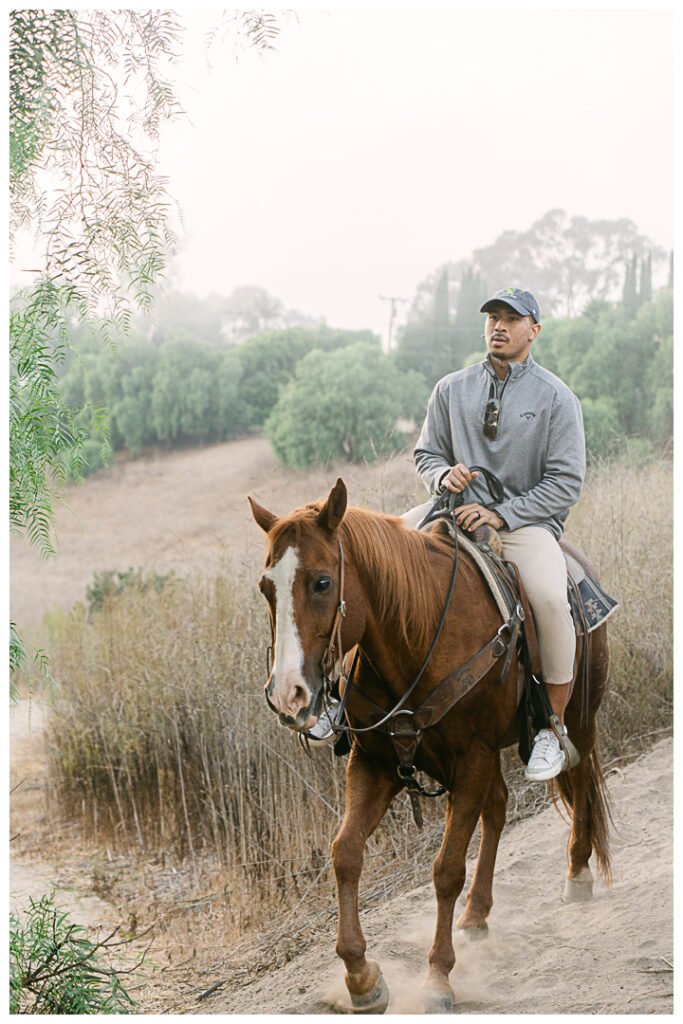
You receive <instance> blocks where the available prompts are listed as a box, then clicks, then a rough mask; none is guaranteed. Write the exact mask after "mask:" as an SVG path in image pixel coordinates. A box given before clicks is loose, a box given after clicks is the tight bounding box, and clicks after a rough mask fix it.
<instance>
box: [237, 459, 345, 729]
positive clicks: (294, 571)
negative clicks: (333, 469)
mask: <svg viewBox="0 0 683 1024" xmlns="http://www.w3.org/2000/svg"><path fill="white" fill-rule="evenodd" d="M346 498H347V495H346V485H345V484H344V481H343V480H341V479H339V480H337V482H336V484H335V485H334V487H333V488H332V490H331V491H330V494H329V496H328V497H327V500H326V501H324V502H322V503H320V502H318V503H315V504H312V505H307V506H306V507H305V508H303V509H297V510H296V511H295V512H292V513H291V515H289V516H285V517H284V518H282V519H280V518H278V517H277V516H276V515H274V514H273V513H272V512H269V511H268V509H265V508H263V506H262V505H259V504H258V503H257V502H256V501H254V500H253V499H252V498H249V503H250V505H251V511H252V515H253V516H254V519H255V520H256V522H257V523H258V525H259V526H260V527H261V529H262V530H264V531H265V533H266V534H267V535H268V546H267V549H266V559H265V571H264V573H263V575H262V576H261V579H260V581H259V588H260V590H261V592H262V594H263V595H264V597H265V598H266V600H267V602H268V608H269V611H270V619H271V624H272V628H273V649H274V657H273V664H272V670H271V673H270V676H269V679H268V682H267V684H266V695H267V697H268V699H269V702H270V704H271V706H272V707H273V708H274V710H275V711H276V713H277V714H278V715H279V718H280V721H281V722H282V724H283V725H287V726H289V727H290V728H291V729H295V730H297V731H305V730H306V729H311V728H312V727H313V726H314V725H315V723H316V721H317V719H318V716H319V715H320V712H321V708H322V701H323V683H324V674H323V659H324V658H325V657H326V654H327V651H328V647H329V644H330V640H331V634H332V632H333V628H334V623H335V619H336V616H337V610H338V607H339V603H340V600H341V597H340V570H341V558H342V557H343V556H342V554H341V546H340V543H339V540H338V538H337V530H338V527H339V524H340V523H341V521H342V519H343V517H344V513H345V511H346ZM337 656H339V652H338V651H337Z"/></svg>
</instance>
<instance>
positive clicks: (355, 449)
mask: <svg viewBox="0 0 683 1024" xmlns="http://www.w3.org/2000/svg"><path fill="white" fill-rule="evenodd" d="M426 401H427V388H426V386H425V384H424V381H423V380H422V378H421V377H420V375H419V374H417V373H415V372H414V371H407V372H402V371H400V370H399V369H398V368H397V367H396V364H395V363H394V361H393V360H392V359H390V358H389V356H385V355H384V354H383V353H382V351H381V349H380V348H379V347H375V346H372V345H367V344H364V343H362V342H359V343H357V344H355V345H348V346H347V347H346V348H342V349H339V350H338V351H336V352H330V353H324V352H320V351H317V350H316V351H314V352H310V353H309V354H308V355H307V356H305V357H304V358H303V359H302V360H301V361H300V362H299V363H298V364H297V368H296V373H295V375H294V379H293V380H292V381H290V383H289V384H288V385H287V386H286V387H285V388H284V390H283V391H282V393H281V395H280V399H279V401H278V403H277V405H276V406H275V408H274V409H273V411H272V413H271V415H270V416H269V418H268V420H267V421H266V434H267V435H268V438H269V440H270V442H271V444H272V446H273V450H274V452H275V454H276V456H277V458H278V459H279V460H280V461H281V462H282V463H284V464H285V465H287V466H294V467H296V468H306V467H307V466H310V465H312V464H313V463H322V464H323V465H328V464H329V463H330V462H332V461H333V460H335V459H340V458H341V459H343V458H346V459H347V460H348V461H349V462H364V461H368V462H374V460H375V459H377V458H378V457H380V456H382V455H388V454H390V453H391V452H392V451H396V450H402V449H403V448H405V446H406V435H405V434H404V433H403V432H402V431H401V430H400V429H399V426H398V423H399V421H400V420H401V419H405V420H406V421H409V420H411V419H413V418H420V417H421V416H422V415H423V413H424V408H425V405H426Z"/></svg>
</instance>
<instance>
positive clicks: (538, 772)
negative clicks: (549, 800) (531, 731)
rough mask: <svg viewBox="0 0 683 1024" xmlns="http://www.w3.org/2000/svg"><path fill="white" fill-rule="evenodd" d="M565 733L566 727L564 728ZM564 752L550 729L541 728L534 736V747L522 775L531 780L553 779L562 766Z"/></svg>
mask: <svg viewBox="0 0 683 1024" xmlns="http://www.w3.org/2000/svg"><path fill="white" fill-rule="evenodd" d="M564 731H565V733H566V731H567V730H566V728H565V730H564ZM564 763H565V753H564V750H563V749H562V747H561V746H560V741H559V740H558V738H557V736H556V735H555V733H554V732H553V730H552V729H541V731H540V732H539V733H538V734H537V735H536V736H534V747H533V750H532V751H531V757H530V758H529V763H528V765H527V766H526V770H525V772H524V775H525V776H526V778H527V779H531V780H532V781H533V782H544V781H546V780H547V779H554V778H555V776H556V775H559V774H560V772H561V771H562V769H563V768H564Z"/></svg>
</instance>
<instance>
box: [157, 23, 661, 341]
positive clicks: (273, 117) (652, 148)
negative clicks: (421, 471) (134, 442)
mask: <svg viewBox="0 0 683 1024" xmlns="http://www.w3.org/2000/svg"><path fill="white" fill-rule="evenodd" d="M266 6H267V5H266ZM219 15H220V12H219V11H217V10H212V11H208V10H207V11H203V12H199V13H197V12H195V13H193V14H189V13H186V14H185V16H184V17H185V19H186V22H187V24H188V34H187V38H186V41H185V45H184V52H185V57H184V59H183V61H182V63H181V64H180V65H179V66H178V67H177V69H176V71H175V75H176V76H177V78H178V79H179V81H180V89H179V91H180V94H181V98H182V101H183V103H184V106H185V108H186V110H187V112H188V114H189V117H190V119H191V122H192V123H191V124H188V123H183V124H176V125H174V126H170V127H167V128H166V129H165V131H164V136H163V148H162V161H163V167H164V170H165V171H166V173H167V174H168V175H169V177H170V191H171V193H172V194H173V195H174V196H175V197H176V198H177V199H178V200H179V202H180V204H181V206H182V209H183V213H184V223H185V229H186V238H185V239H184V242H183V247H182V251H181V253H180V255H179V257H178V258H177V260H176V261H175V264H174V271H173V277H172V281H173V283H174V284H176V285H178V286H179V287H182V288H183V289H187V290H190V291H194V292H195V293H197V294H198V295H200V296H203V295H205V294H206V293H208V292H209V291H216V292H220V293H222V294H226V295H227V294H229V293H230V291H232V289H233V288H235V287H236V286H238V285H243V284H256V285H261V286H263V287H264V288H266V289H267V290H268V291H269V292H271V293H272V294H274V295H276V296H277V297H278V298H280V299H281V300H282V301H283V302H284V304H285V305H286V306H287V307H288V308H291V307H294V308H298V309H300V310H301V311H302V312H305V313H307V314H310V315H313V316H324V317H325V318H326V320H327V322H328V323H330V324H332V325H335V326H347V327H354V328H355V327H370V328H372V329H374V330H376V331H378V332H383V331H385V329H386V325H387V321H388V307H387V304H386V303H383V302H382V301H381V300H380V299H379V296H380V295H396V296H403V297H405V298H407V299H412V297H413V296H414V294H415V290H416V287H417V285H418V283H419V282H420V281H421V280H422V279H423V278H424V277H426V276H427V275H428V274H429V273H430V272H431V271H433V270H434V269H435V268H436V267H437V266H438V265H439V264H441V263H443V262H444V261H446V260H457V259H460V258H463V257H467V256H468V255H469V254H470V253H471V251H472V250H473V249H474V248H477V247H480V246H484V245H488V244H490V243H491V242H492V241H493V240H494V239H495V238H496V236H497V235H498V234H499V233H500V232H501V231H503V230H505V229H514V230H524V229H526V228H528V227H529V226H530V225H531V223H532V222H533V221H534V220H535V219H536V218H538V217H540V216H542V215H543V214H544V213H546V212H547V211H548V210H550V209H551V208H553V207H560V208H562V209H564V210H566V211H567V213H568V214H570V215H584V216H587V217H589V218H597V217H604V218H618V217H628V218H630V219H632V220H633V221H635V223H636V224H637V226H638V228H639V229H640V230H641V231H642V232H644V233H645V234H647V235H649V236H650V237H651V238H652V239H653V241H654V242H656V243H658V244H659V245H662V246H664V247H665V248H670V247H672V246H673V212H672V206H673V46H674V39H673V34H674V33H673V14H672V13H671V12H668V13H667V12H647V11H595V10H594V11H590V10H589V11H573V12H572V11H552V10H546V11H518V10H508V11H501V10H499V11H492V10H478V11H473V10H433V11H417V10H401V11H391V10H385V11H381V10H367V9H366V10H364V11H356V12H350V11H346V10H331V11H328V12H323V11H312V10H299V15H298V20H297V19H291V20H290V21H289V22H288V23H287V24H286V25H285V26H284V28H283V30H282V33H281V35H280V37H279V39H278V40H277V43H276V46H277V52H274V53H270V54H268V55H267V56H266V57H264V58H259V57H258V56H256V55H255V54H253V53H247V54H245V55H243V56H242V57H241V59H240V60H239V62H238V63H235V62H234V60H233V59H232V56H231V54H230V51H229V48H226V49H224V50H223V55H222V57H221V56H220V55H219V52H218V51H213V52H212V59H213V62H214V66H213V68H212V70H209V69H208V68H207V66H206V59H205V56H204V53H203V50H202V38H203V35H204V33H205V31H206V30H207V28H208V27H209V26H210V25H212V24H214V23H215V22H216V21H217V19H218V18H219ZM509 283H510V282H502V284H503V285H507V284H509ZM521 283H522V284H526V285H532V284H533V282H521Z"/></svg>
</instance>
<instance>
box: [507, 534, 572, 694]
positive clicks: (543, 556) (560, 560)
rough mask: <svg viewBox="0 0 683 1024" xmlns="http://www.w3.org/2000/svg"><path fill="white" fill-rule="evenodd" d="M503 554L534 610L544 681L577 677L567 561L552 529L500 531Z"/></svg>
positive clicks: (564, 681)
mask: <svg viewBox="0 0 683 1024" xmlns="http://www.w3.org/2000/svg"><path fill="white" fill-rule="evenodd" d="M498 536H499V537H500V539H501V541H502V542H503V557H504V558H505V560H506V561H507V562H514V563H515V565H516V566H517V568H518V569H519V575H520V577H521V580H522V583H523V584H524V589H525V590H526V592H527V596H528V598H529V604H530V605H531V610H532V612H533V613H534V622H535V624H536V635H537V637H538V651H539V654H540V657H541V673H542V675H543V681H544V682H546V683H551V684H552V683H554V684H556V685H561V684H562V683H570V682H571V681H572V679H573V677H574V655H575V653H576V635H575V633H574V623H573V620H572V613H571V610H570V608H569V601H568V600H567V563H566V562H565V560H564V555H563V554H562V548H561V547H560V545H559V544H558V542H557V541H556V540H555V537H554V536H553V534H552V533H551V532H550V530H546V529H544V527H542V526H520V527H519V529H517V530H499V531H498Z"/></svg>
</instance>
